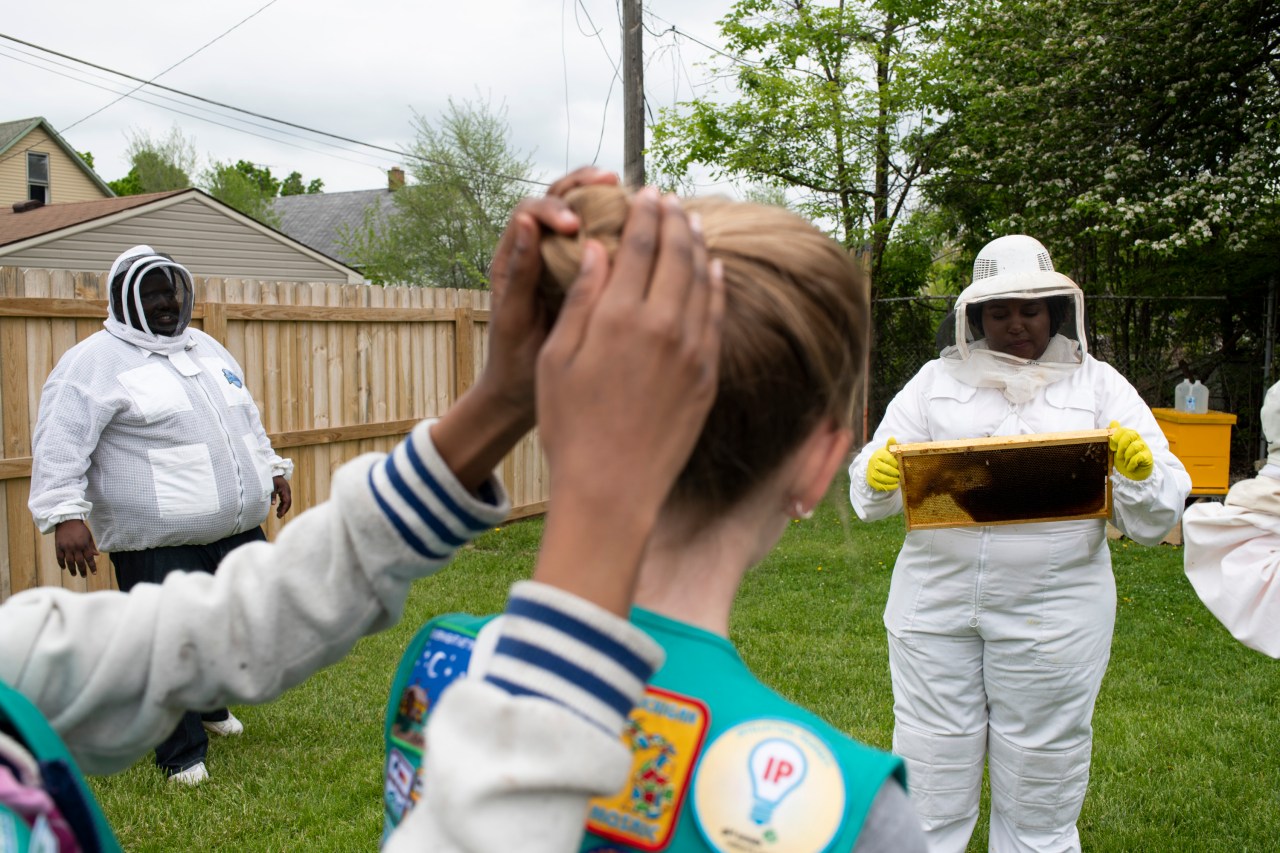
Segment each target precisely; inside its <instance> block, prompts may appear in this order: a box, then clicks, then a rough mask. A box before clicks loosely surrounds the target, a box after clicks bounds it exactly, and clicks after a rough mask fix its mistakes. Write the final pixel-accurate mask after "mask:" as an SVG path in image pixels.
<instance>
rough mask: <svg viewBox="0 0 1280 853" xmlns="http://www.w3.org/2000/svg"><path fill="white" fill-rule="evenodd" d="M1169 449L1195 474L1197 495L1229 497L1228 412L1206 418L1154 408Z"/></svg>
mask: <svg viewBox="0 0 1280 853" xmlns="http://www.w3.org/2000/svg"><path fill="white" fill-rule="evenodd" d="M1151 413H1152V414H1153V415H1155V416H1156V423H1158V424H1160V429H1161V430H1162V431H1163V432H1164V437H1165V438H1166V439H1168V441H1169V449H1170V450H1172V451H1173V455H1174V456H1176V457H1178V459H1179V460H1180V461H1181V462H1182V464H1183V465H1184V466H1185V467H1186V469H1187V473H1188V474H1190V475H1191V493H1192V494H1194V495H1225V494H1226V493H1227V489H1228V488H1229V487H1230V485H1231V479H1230V477H1231V425H1232V424H1234V423H1235V422H1236V416H1235V415H1230V414H1227V413H1226V412H1205V413H1204V414H1202V415H1197V414H1193V413H1191V412H1179V411H1176V410H1175V409H1152V410H1151Z"/></svg>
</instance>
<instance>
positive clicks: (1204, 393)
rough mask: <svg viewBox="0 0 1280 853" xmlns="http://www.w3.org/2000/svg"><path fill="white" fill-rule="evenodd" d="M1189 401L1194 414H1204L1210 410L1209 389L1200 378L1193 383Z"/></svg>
mask: <svg viewBox="0 0 1280 853" xmlns="http://www.w3.org/2000/svg"><path fill="white" fill-rule="evenodd" d="M1187 402H1188V405H1189V406H1190V409H1189V411H1190V412H1192V413H1193V414H1197V415H1203V414H1206V413H1207V412H1208V411H1209V389H1208V388H1206V387H1205V385H1204V383H1203V382H1201V381H1200V380H1199V379H1197V380H1196V381H1195V382H1192V383H1191V396H1190V398H1189V399H1188V401H1187Z"/></svg>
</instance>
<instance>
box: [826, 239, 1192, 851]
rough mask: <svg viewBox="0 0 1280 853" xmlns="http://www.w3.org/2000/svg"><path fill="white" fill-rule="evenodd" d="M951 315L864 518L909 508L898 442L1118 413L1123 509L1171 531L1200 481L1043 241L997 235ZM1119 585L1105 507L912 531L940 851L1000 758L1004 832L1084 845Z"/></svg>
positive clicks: (914, 718)
mask: <svg viewBox="0 0 1280 853" xmlns="http://www.w3.org/2000/svg"><path fill="white" fill-rule="evenodd" d="M954 316H955V327H954V333H953V335H951V336H946V339H945V340H942V341H941V343H943V344H944V346H943V348H942V351H941V353H940V357H939V358H937V359H934V360H933V361H930V362H929V363H927V364H925V365H924V367H922V368H921V369H920V371H919V372H918V373H917V374H916V375H915V376H914V377H913V378H912V379H911V381H910V382H908V383H907V385H906V386H905V387H904V388H903V389H902V390H901V391H900V392H899V393H898V395H897V396H896V397H894V399H893V401H892V402H891V403H890V404H889V408H888V410H887V411H886V413H885V417H884V420H883V421H882V422H881V423H880V426H879V428H878V429H877V430H876V433H875V435H874V437H873V438H872V440H871V442H870V443H869V444H868V445H867V446H866V447H864V448H863V450H862V452H861V453H859V454H858V456H857V458H856V459H854V461H853V464H852V465H851V466H850V468H849V475H850V481H851V483H850V489H849V492H850V498H851V500H852V502H853V507H854V510H855V511H856V512H857V514H858V517H859V518H860V519H862V520H864V521H873V520H876V519H881V518H886V517H888V516H891V515H893V514H895V513H897V512H900V511H901V510H902V496H901V491H900V489H899V471H898V464H897V460H896V458H895V456H894V454H893V453H891V452H890V451H889V449H888V448H889V447H890V446H891V445H893V444H894V443H896V442H928V441H944V440H956V439H968V438H978V437H986V436H1010V435H1033V434H1039V433H1051V432H1062V431H1074V430H1092V429H1106V428H1109V427H1110V428H1115V433H1114V434H1113V436H1112V437H1111V449H1112V450H1113V451H1114V457H1115V461H1114V465H1115V471H1114V472H1113V474H1112V495H1113V508H1112V516H1111V521H1112V523H1114V524H1115V525H1116V527H1118V528H1119V529H1120V530H1121V531H1122V532H1123V533H1125V534H1126V535H1128V536H1129V537H1130V538H1132V539H1134V540H1136V541H1138V542H1141V543H1143V544H1149V545H1154V544H1156V543H1158V542H1159V541H1160V540H1161V539H1162V538H1163V537H1164V536H1165V534H1166V533H1167V532H1168V531H1169V530H1170V529H1171V528H1172V527H1173V526H1174V525H1175V524H1177V523H1178V520H1179V517H1180V515H1181V513H1182V508H1183V505H1184V502H1185V500H1186V497H1187V494H1188V492H1189V491H1190V490H1191V479H1190V477H1189V476H1188V475H1187V472H1186V470H1185V469H1184V468H1183V466H1182V464H1181V463H1180V462H1179V461H1178V459H1177V458H1176V457H1175V456H1174V455H1173V454H1172V453H1171V452H1170V451H1169V446H1168V443H1167V442H1166V441H1165V438H1164V434H1163V433H1162V432H1161V431H1160V427H1159V426H1158V425H1157V423H1156V420H1155V418H1154V416H1153V415H1152V414H1151V410H1150V409H1149V408H1148V407H1147V405H1146V403H1144V402H1143V401H1142V398H1141V397H1139V396H1138V393H1137V391H1135V390H1134V388H1133V386H1132V385H1130V384H1129V382H1128V381H1127V380H1125V378H1124V377H1123V376H1121V375H1120V374H1119V373H1118V372H1117V371H1116V370H1115V369H1114V368H1112V367H1111V366H1109V365H1107V364H1104V363H1102V362H1100V361H1098V360H1097V359H1095V358H1093V357H1092V356H1090V355H1089V353H1088V350H1087V345H1086V340H1085V334H1084V297H1083V295H1082V293H1081V291H1080V288H1079V287H1077V286H1076V284H1075V282H1073V281H1072V280H1071V279H1070V278H1068V277H1067V276H1065V275H1062V274H1061V273H1058V272H1055V271H1054V269H1053V262H1052V261H1051V260H1050V257H1049V253H1048V251H1047V250H1046V249H1045V248H1044V246H1042V245H1041V244H1040V243H1039V242H1038V241H1037V240H1035V239H1033V238H1031V237H1027V236H1024V235H1010V236H1006V237H1001V238H999V239H996V240H993V241H992V242H990V243H988V244H987V245H986V246H985V247H983V249H982V250H981V251H980V252H979V253H978V256H977V258H976V260H975V261H974V265H973V283H972V284H971V285H970V286H969V287H967V288H966V289H965V290H964V292H962V293H961V294H960V296H959V298H958V300H957V302H956V309H955V312H954ZM939 337H940V338H942V337H943V336H941V335H940V336H939ZM1045 476H1046V482H1045V488H1053V483H1052V481H1051V476H1052V475H1051V472H1046V474H1045ZM1115 603H1116V591H1115V579H1114V577H1113V575H1112V573H1111V557H1110V553H1109V551H1108V548H1107V537H1106V529H1105V523H1104V521H1103V520H1102V519H1088V520H1074V521H1051V522H1042V523H1034V524H1008V525H1002V526H985V527H955V528H940V529H928V530H913V531H911V532H909V533H908V534H907V537H906V541H905V542H904V544H903V547H902V550H901V552H900V553H899V554H898V560H897V563H896V564H895V566H894V571H893V579H892V583H891V585H890V590H889V600H888V603H887V606H886V608H885V614H884V623H885V627H886V628H887V629H888V634H889V663H890V672H891V676H892V680H893V694H894V718H895V726H894V736H893V749H894V752H896V753H898V754H900V755H902V756H903V757H904V758H905V759H906V761H907V768H908V776H909V778H910V780H911V787H912V799H913V800H914V801H915V806H916V810H917V812H918V813H919V815H920V817H921V819H922V821H923V822H924V826H925V831H926V834H927V835H928V837H929V844H930V850H931V851H934V853H945V851H964V850H965V849H966V847H967V845H968V842H969V837H970V835H971V834H972V832H973V828H974V825H975V824H976V822H977V819H978V797H979V791H980V788H981V785H982V771H983V760H984V758H988V757H989V759H990V765H989V771H990V781H991V831H990V850H992V851H999V853H1003V851H1015V850H1016V851H1070V850H1079V849H1080V837H1079V832H1078V831H1077V829H1076V819H1077V817H1078V816H1079V814H1080V807H1081V804H1082V803H1083V802H1084V795H1085V790H1086V788H1087V786H1088V779H1089V761H1090V750H1091V746H1092V739H1093V729H1092V724H1091V720H1092V717H1093V706H1094V702H1095V700H1096V699H1097V696H1098V690H1099V688H1100V686H1101V684H1102V677H1103V674H1104V673H1105V672H1106V668H1107V660H1108V658H1109V656H1110V653H1111V633H1112V628H1113V626H1114V623H1115Z"/></svg>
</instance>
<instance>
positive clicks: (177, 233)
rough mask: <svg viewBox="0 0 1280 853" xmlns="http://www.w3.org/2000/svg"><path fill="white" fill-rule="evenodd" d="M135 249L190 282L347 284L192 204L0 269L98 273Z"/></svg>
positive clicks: (269, 237) (299, 254) (292, 250)
mask: <svg viewBox="0 0 1280 853" xmlns="http://www.w3.org/2000/svg"><path fill="white" fill-rule="evenodd" d="M140 243H145V244H147V245H149V246H151V247H153V248H155V249H156V250H157V251H161V252H166V253H168V254H170V255H172V256H173V257H174V259H175V260H177V261H178V262H180V263H181V264H183V265H184V266H186V267H187V269H189V270H191V272H192V274H193V275H199V276H223V277H235V278H250V279H259V280H266V281H316V282H342V283H346V282H348V281H352V278H351V276H350V275H349V274H348V273H345V272H344V271H343V270H341V269H338V268H335V267H334V266H332V265H331V264H328V263H325V262H324V261H323V260H320V259H319V258H317V257H313V256H312V255H310V254H308V253H307V252H305V251H302V250H300V249H298V248H296V247H295V246H293V245H290V244H289V243H286V242H283V238H281V237H276V236H274V235H273V234H272V233H270V232H266V231H263V230H260V229H259V228H258V227H256V226H255V225H252V224H249V223H246V222H242V221H239V220H237V219H235V218H232V217H231V216H229V215H227V214H226V213H224V212H223V211H220V210H217V209H214V208H213V207H211V206H210V205H209V204H208V203H205V202H204V201H202V200H200V198H198V197H197V198H188V199H184V200H182V201H180V202H178V203H176V204H172V205H168V206H165V207H162V208H160V209H158V210H149V211H146V212H143V213H139V214H137V215H134V216H129V217H127V218H121V219H117V220H116V221H113V222H109V223H107V224H103V225H99V226H96V227H90V228H86V229H84V230H80V231H78V233H72V234H68V235H67V236H64V237H61V238H58V239H55V240H51V241H49V242H46V243H42V244H40V245H35V246H29V247H27V248H19V249H17V250H16V251H12V252H4V253H3V256H4V257H3V263H4V264H5V265H8V266H20V267H36V268H42V269H66V270H87V271H91V272H101V271H103V270H106V269H108V268H109V267H110V266H111V262H112V261H113V260H115V258H116V256H117V255H119V254H120V252H122V251H123V250H125V249H127V248H129V247H130V246H136V245H138V244H140ZM359 280H360V279H359V278H355V279H354V281H355V282H358V281H359Z"/></svg>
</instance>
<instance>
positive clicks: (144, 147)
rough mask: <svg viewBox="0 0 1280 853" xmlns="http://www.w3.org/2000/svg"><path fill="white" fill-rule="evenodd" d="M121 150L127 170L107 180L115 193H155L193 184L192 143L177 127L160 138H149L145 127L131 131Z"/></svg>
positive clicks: (194, 155) (193, 160) (194, 153)
mask: <svg viewBox="0 0 1280 853" xmlns="http://www.w3.org/2000/svg"><path fill="white" fill-rule="evenodd" d="M125 151H126V153H127V154H128V155H129V162H130V164H131V167H130V169H129V173H128V174H127V175H125V176H124V177H123V178H119V179H118V180H114V181H109V182H108V183H107V186H109V187H111V191H112V192H114V193H115V194H116V195H139V194H141V193H158V192H165V191H167V190H183V189H186V188H187V187H190V186H193V183H192V181H191V173H192V172H193V171H195V168H196V163H197V162H198V158H197V155H196V148H195V143H194V142H193V141H192V140H190V139H188V138H187V137H185V136H184V135H183V134H182V131H181V130H179V129H178V128H176V127H175V128H173V129H171V130H170V131H169V135H168V136H166V137H164V138H163V139H152V138H151V136H150V135H149V134H147V133H146V132H145V131H141V132H137V133H133V134H131V135H130V137H129V146H128V148H126V149H125Z"/></svg>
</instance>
